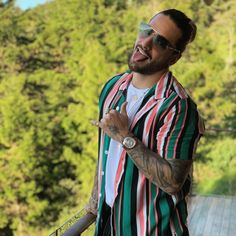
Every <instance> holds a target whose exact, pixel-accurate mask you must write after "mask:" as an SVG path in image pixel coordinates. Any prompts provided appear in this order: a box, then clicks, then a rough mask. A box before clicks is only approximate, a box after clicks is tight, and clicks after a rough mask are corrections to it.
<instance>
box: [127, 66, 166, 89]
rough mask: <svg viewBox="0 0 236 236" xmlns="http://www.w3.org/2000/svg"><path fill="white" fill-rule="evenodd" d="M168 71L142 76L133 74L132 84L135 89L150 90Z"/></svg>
mask: <svg viewBox="0 0 236 236" xmlns="http://www.w3.org/2000/svg"><path fill="white" fill-rule="evenodd" d="M167 71H168V69H164V70H162V71H158V72H156V73H155V74H152V75H143V74H140V73H137V72H133V79H132V84H133V85H134V87H136V88H140V89H144V88H151V87H152V86H153V85H154V84H156V83H157V82H158V81H159V80H160V78H161V77H162V76H163V74H164V73H166V72H167Z"/></svg>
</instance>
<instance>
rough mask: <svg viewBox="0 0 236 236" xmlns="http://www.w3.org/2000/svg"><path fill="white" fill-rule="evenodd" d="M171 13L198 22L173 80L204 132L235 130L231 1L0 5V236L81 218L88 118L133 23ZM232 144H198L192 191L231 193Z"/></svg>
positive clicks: (90, 150)
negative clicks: (200, 119)
mask: <svg viewBox="0 0 236 236" xmlns="http://www.w3.org/2000/svg"><path fill="white" fill-rule="evenodd" d="M173 7H174V8H178V9H180V10H182V11H184V12H186V13H187V15H189V16H190V17H192V18H193V19H194V21H195V22H196V23H197V25H198V36H197V38H196V41H195V42H194V43H192V45H191V46H190V47H189V50H187V51H186V52H185V53H184V55H183V57H182V59H181V60H180V62H179V63H177V64H176V65H175V66H174V67H173V71H174V74H175V75H176V77H177V78H178V79H179V80H180V81H181V83H182V84H183V85H184V86H185V87H186V88H187V89H188V90H189V92H190V94H191V96H192V97H193V98H194V100H195V101H196V102H197V104H198V106H199V109H200V111H201V114H202V116H203V118H204V119H205V121H206V127H207V128H210V127H213V126H214V127H216V128H217V127H218V128H219V127H221V128H231V129H236V123H235V120H236V119H235V118H236V117H235V116H236V108H235V100H236V98H235V94H236V92H235V88H236V84H235V83H236V80H235V72H236V71H235V68H236V66H235V65H236V64H235V59H234V58H235V57H236V55H235V54H236V51H235V41H236V32H235V29H236V27H235V24H236V23H235V21H234V20H233V19H234V15H235V9H236V8H235V2H234V1H233V0H228V1H223V0H218V1H215V3H213V5H212V7H207V6H205V5H204V4H203V2H202V1H200V0H194V1H190V0H188V1H184V2H183V1H179V0H176V1H171V2H169V1H154V0H151V1H145V0H142V1H140V0H136V1H135V0H128V1H123V0H122V1H121V0H115V1H109V0H54V1H49V2H48V3H46V4H44V5H41V6H39V7H36V8H34V9H31V10H27V11H21V10H20V9H18V8H16V7H15V5H14V1H4V3H3V1H0V59H1V64H0V97H1V100H0V124H1V125H0V211H1V219H0V235H8V236H10V235H19V236H21V235H24V236H27V235H30V236H33V235H48V233H49V232H51V231H52V230H53V229H55V228H56V227H57V226H58V225H61V224H62V223H63V222H65V221H66V220H67V219H68V218H70V217H71V216H72V215H73V214H75V213H76V212H79V210H80V209H81V208H82V206H83V205H84V203H85V202H86V200H87V199H88V196H89V193H90V190H91V185H92V180H93V173H94V169H95V164H96V158H97V130H96V129H95V128H94V127H93V126H91V125H90V123H89V121H90V120H91V119H94V118H96V117H97V103H98V96H99V92H100V90H101V88H102V85H103V84H104V82H105V81H106V80H108V79H109V78H110V77H111V76H113V75H114V74H117V73H120V72H122V71H124V70H126V69H127V55H128V54H129V52H130V51H131V50H132V46H133V43H134V41H135V37H136V31H137V25H138V22H139V21H140V20H148V18H149V17H150V16H151V15H153V14H155V12H158V11H159V10H162V9H165V8H173ZM234 146H235V133H215V132H208V133H207V134H206V136H205V137H203V139H202V140H201V144H200V147H199V150H198V153H197V160H198V161H197V163H196V164H195V173H194V177H195V181H196V182H197V188H196V190H197V191H199V192H201V193H222V194H231V195H236V190H235V188H236V187H235V178H236V174H235V166H236V163H235V158H234V157H235V154H236V153H235V150H234ZM203 173H208V176H205V175H204V174H203ZM209 177H211V178H209Z"/></svg>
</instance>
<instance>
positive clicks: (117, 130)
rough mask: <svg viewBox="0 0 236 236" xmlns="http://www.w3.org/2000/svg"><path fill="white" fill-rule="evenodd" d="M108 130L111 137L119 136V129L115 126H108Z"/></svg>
mask: <svg viewBox="0 0 236 236" xmlns="http://www.w3.org/2000/svg"><path fill="white" fill-rule="evenodd" d="M108 128H109V130H110V131H111V133H112V134H113V135H117V134H119V129H118V128H117V127H116V126H115V125H109V126H108Z"/></svg>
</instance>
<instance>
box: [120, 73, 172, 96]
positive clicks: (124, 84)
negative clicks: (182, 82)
mask: <svg viewBox="0 0 236 236" xmlns="http://www.w3.org/2000/svg"><path fill="white" fill-rule="evenodd" d="M122 77H123V78H122V81H121V85H120V87H119V90H121V91H124V90H127V89H128V86H129V83H130V82H131V80H132V78H133V73H132V72H131V73H129V72H128V73H125V74H124V75H123V76H122ZM172 84H173V78H172V73H171V72H169V71H168V72H166V73H165V74H163V75H162V77H161V78H160V80H159V81H158V82H157V83H156V84H155V85H154V86H153V87H155V95H154V97H155V99H157V100H158V99H162V98H165V97H168V96H169V95H170V92H171V86H172Z"/></svg>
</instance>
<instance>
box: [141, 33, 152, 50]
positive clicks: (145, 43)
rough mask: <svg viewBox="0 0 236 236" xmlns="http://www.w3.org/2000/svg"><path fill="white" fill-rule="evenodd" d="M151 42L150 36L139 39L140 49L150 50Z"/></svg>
mask: <svg viewBox="0 0 236 236" xmlns="http://www.w3.org/2000/svg"><path fill="white" fill-rule="evenodd" d="M152 40H153V36H152V35H150V36H148V37H146V38H142V39H140V44H141V46H142V48H143V49H146V50H150V49H151V48H152Z"/></svg>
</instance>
